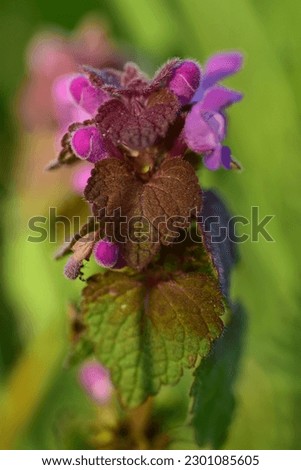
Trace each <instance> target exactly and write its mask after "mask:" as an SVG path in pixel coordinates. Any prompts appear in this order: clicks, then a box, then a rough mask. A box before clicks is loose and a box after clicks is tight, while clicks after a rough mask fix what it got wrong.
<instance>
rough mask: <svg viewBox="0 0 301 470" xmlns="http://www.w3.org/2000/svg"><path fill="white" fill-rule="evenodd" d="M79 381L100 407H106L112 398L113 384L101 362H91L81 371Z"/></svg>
mask: <svg viewBox="0 0 301 470" xmlns="http://www.w3.org/2000/svg"><path fill="white" fill-rule="evenodd" d="M79 381H80V383H81V385H82V387H83V388H84V389H85V391H86V392H87V394H88V395H89V396H90V398H92V400H94V401H95V402H96V403H98V404H99V405H105V404H106V403H107V402H108V401H109V400H110V398H111V396H112V391H113V387H112V383H111V380H110V375H109V372H108V370H107V369H105V368H104V367H103V366H102V365H101V364H99V362H97V361H90V362H87V363H86V364H84V365H83V366H82V367H81V368H80V371H79Z"/></svg>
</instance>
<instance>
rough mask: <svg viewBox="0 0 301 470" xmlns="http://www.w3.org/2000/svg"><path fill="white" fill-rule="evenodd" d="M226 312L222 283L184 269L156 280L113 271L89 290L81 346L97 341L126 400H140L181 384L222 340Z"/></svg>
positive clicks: (101, 356) (97, 351)
mask: <svg viewBox="0 0 301 470" xmlns="http://www.w3.org/2000/svg"><path fill="white" fill-rule="evenodd" d="M223 311H224V304H223V298H222V294H221V292H220V288H219V285H218V281H217V280H216V279H215V278H213V277H211V276H209V275H206V274H199V273H181V274H175V275H174V276H170V277H169V279H167V280H166V279H164V280H160V279H156V278H155V277H154V276H153V277H151V276H150V277H149V278H148V277H147V275H145V276H144V277H141V276H137V275H134V276H132V277H130V276H129V275H128V274H123V273H117V272H107V273H106V274H104V275H102V274H100V275H96V276H93V277H91V278H90V279H89V280H88V286H87V287H86V288H85V290H84V293H83V301H82V315H83V319H82V321H83V324H84V326H85V332H84V333H83V334H82V337H81V339H80V342H79V344H78V345H77V347H76V349H77V351H78V352H79V355H80V353H81V351H80V350H81V345H83V347H86V344H87V342H88V343H90V344H93V349H94V354H95V356H96V357H97V358H98V359H99V360H100V362H101V363H102V364H104V365H105V366H107V367H108V368H109V369H110V371H111V376H112V381H113V383H114V384H115V386H116V388H117V390H118V392H119V394H120V397H121V401H122V402H123V404H124V405H126V406H130V407H133V406H137V405H139V404H140V403H142V402H143V401H144V400H145V399H146V398H147V397H148V396H149V395H154V394H156V393H157V392H158V391H159V389H160V386H161V385H163V384H175V383H177V382H178V381H179V379H180V377H181V376H182V373H183V369H184V368H190V367H193V366H195V364H196V361H197V359H198V357H203V356H205V355H206V354H207V353H208V351H209V348H210V344H211V342H212V341H213V340H214V339H215V338H217V337H218V336H219V335H220V333H221V331H222V329H223V323H222V321H221V319H220V315H221V314H222V313H223Z"/></svg>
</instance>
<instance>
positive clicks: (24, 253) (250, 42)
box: [0, 0, 301, 449]
mask: <svg viewBox="0 0 301 470" xmlns="http://www.w3.org/2000/svg"><path fill="white" fill-rule="evenodd" d="M89 12H94V13H97V14H98V15H100V16H101V17H102V18H103V19H104V20H105V21H106V23H107V24H108V25H109V28H110V30H111V37H112V38H113V39H114V40H115V41H116V42H119V44H121V45H123V46H124V47H125V48H130V50H134V51H135V55H136V58H137V61H139V57H140V58H143V59H141V61H140V63H141V65H142V66H145V64H147V68H148V71H149V72H152V71H154V70H155V69H156V67H158V66H159V65H160V64H161V63H162V62H164V61H166V60H167V59H168V58H169V57H171V56H174V55H179V56H181V57H192V58H196V59H197V60H199V61H200V62H204V61H205V60H206V58H207V57H208V56H209V55H210V54H212V53H214V52H216V51H221V50H226V49H238V50H240V51H242V52H243V53H245V58H246V61H245V67H244V69H243V71H242V72H240V73H239V74H238V75H237V76H236V77H233V78H231V79H229V80H228V81H227V82H228V83H229V85H231V86H232V87H234V88H236V89H238V90H241V91H243V92H244V93H245V98H244V100H243V102H242V103H240V104H239V105H237V106H235V107H234V108H233V109H231V110H230V112H229V114H230V125H229V139H228V140H229V143H230V145H231V148H232V150H233V154H234V155H235V156H236V157H237V159H238V160H239V161H240V162H241V163H242V165H243V168H244V170H243V172H241V173H235V172H225V171H219V172H217V173H210V172H208V171H206V172H203V174H202V180H201V183H202V185H203V186H206V187H209V186H213V187H216V188H218V190H219V192H220V193H221V194H222V195H223V196H224V197H225V199H226V201H227V202H228V204H229V206H230V208H231V209H232V212H233V213H234V214H240V215H244V216H246V217H249V216H250V212H251V206H259V208H260V214H261V215H262V216H264V215H266V214H273V215H275V218H274V219H273V221H272V222H271V223H270V225H269V230H270V233H271V235H272V236H273V238H274V240H275V241H274V242H273V243H267V242H266V241H265V240H263V238H261V239H260V241H259V242H257V243H251V242H247V243H245V244H243V245H241V246H240V254H241V261H240V264H239V266H238V267H237V269H236V271H235V275H234V278H233V285H232V287H233V295H234V297H235V298H239V299H240V300H241V301H242V302H243V304H244V306H245V307H246V309H247V313H248V332H247V337H246V344H245V350H244V356H243V359H242V364H241V369H240V374H239V378H238V382H237V385H236V395H237V408H236V413H235V416H234V419H233V422H232V425H231V428H230V431H229V436H228V439H227V442H226V443H225V448H229V449H298V448H300V443H301V378H300V360H301V355H300V353H301V338H300V331H301V315H300V307H301V295H300V288H299V279H300V278H299V276H300V259H299V255H300V247H299V243H300V235H301V229H300V223H299V221H300V208H301V201H300V199H299V198H300V181H299V176H298V175H300V174H301V173H300V170H301V161H300V158H299V153H300V144H301V139H300V134H301V132H300V130H301V120H300V106H301V91H300V89H301V87H300V82H301V29H300V18H301V3H300V2H299V1H297V0H286V2H282V1H280V0H152V1H149V0H108V1H106V0H100V1H94V0H86V1H85V2H71V1H70V0H63V1H58V0H53V1H52V2H45V1H42V0H26V1H25V0H1V5H0V60H1V67H0V116H1V126H0V144H1V173H0V196H1V218H0V224H1V235H0V237H1V238H0V240H1V246H0V249H1V255H2V256H1V260H2V262H1V268H0V269H1V296H0V322H1V323H0V417H1V430H0V447H1V448H4V449H17V448H28V449H43V448H44V449H51V448H57V447H56V446H57V441H56V440H55V437H54V436H56V434H57V432H58V431H57V429H56V427H57V422H58V421H59V418H60V416H63V415H64V416H65V414H66V413H67V414H68V413H71V414H74V415H77V413H83V410H87V413H90V412H91V409H92V405H91V404H90V403H89V400H88V399H87V398H86V397H85V395H84V393H83V392H82V390H81V389H80V387H79V386H78V383H77V380H76V373H75V371H68V370H65V369H64V368H63V363H64V357H65V355H66V350H67V343H68V338H67V315H66V310H67V304H68V301H69V300H70V299H71V300H73V299H76V298H77V297H78V293H79V291H80V287H81V286H80V284H79V283H75V284H73V283H71V282H68V281H66V280H65V279H64V278H63V276H62V264H61V263H57V264H56V263H54V262H53V261H52V258H51V256H52V252H53V250H54V247H53V246H51V245H49V244H48V243H42V244H30V243H27V241H26V238H27V236H28V228H27V220H28V218H29V217H30V216H31V215H37V214H36V213H35V211H36V203H37V200H39V199H43V197H44V195H43V188H42V187H41V188H40V193H37V192H36V191H33V192H31V188H30V185H29V186H28V193H27V196H26V197H24V194H25V193H24V191H23V192H21V191H20V189H19V183H18V181H19V179H20V173H21V172H22V171H26V161H24V162H22V161H21V158H20V155H21V156H22V151H23V146H25V143H24V136H23V137H20V125H19V123H18V121H17V119H16V117H15V115H16V112H15V108H16V94H17V91H18V88H19V87H20V83H21V81H22V79H23V77H24V73H25V72H24V70H25V68H24V67H25V59H24V55H25V50H26V46H27V44H28V41H29V40H30V39H31V38H32V36H33V35H34V34H35V33H36V32H37V31H41V30H43V29H44V28H49V27H50V26H52V25H54V26H56V27H62V28H65V29H67V30H70V31H71V30H72V29H73V28H74V27H75V26H76V25H77V24H78V23H79V22H80V20H81V18H82V17H83V15H86V14H87V13H89ZM27 153H28V152H27ZM24 168H25V170H24ZM47 204H48V201H47ZM40 207H41V206H40ZM221 393H222V391H221ZM178 439H179V441H180V440H181V436H180V437H178ZM183 439H184V436H183ZM179 445H180V444H179Z"/></svg>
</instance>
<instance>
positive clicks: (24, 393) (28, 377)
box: [0, 323, 63, 450]
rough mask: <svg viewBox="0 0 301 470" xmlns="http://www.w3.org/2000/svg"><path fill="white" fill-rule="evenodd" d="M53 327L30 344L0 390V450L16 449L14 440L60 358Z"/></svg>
mask: <svg viewBox="0 0 301 470" xmlns="http://www.w3.org/2000/svg"><path fill="white" fill-rule="evenodd" d="M59 325H61V324H60V323H59ZM56 326H57V325H56V324H55V323H54V324H52V325H51V328H49V329H48V331H46V332H44V333H43V334H41V335H40V336H38V337H37V338H36V339H35V340H33V341H32V343H31V345H30V346H29V347H28V349H27V350H26V351H25V352H24V354H23V355H22V356H21V357H20V359H19V361H18V363H17V364H16V366H15V368H14V369H13V370H12V372H11V376H10V378H9V379H8V382H7V384H6V385H5V387H3V389H2V390H1V393H0V399H1V400H0V416H1V428H0V448H1V449H7V450H9V449H15V448H17V447H16V446H17V439H18V438H19V437H20V435H21V433H22V431H23V430H24V429H25V428H26V426H28V424H29V423H30V421H31V419H32V418H33V416H34V413H35V411H36V410H37V407H38V406H39V404H40V402H41V400H42V398H43V396H44V393H45V391H46V390H47V387H48V386H49V384H50V382H51V379H52V376H53V373H54V371H55V369H56V368H57V366H58V362H59V361H60V360H61V358H62V352H63V342H62V341H61V340H60V328H56ZM54 338H55V341H54Z"/></svg>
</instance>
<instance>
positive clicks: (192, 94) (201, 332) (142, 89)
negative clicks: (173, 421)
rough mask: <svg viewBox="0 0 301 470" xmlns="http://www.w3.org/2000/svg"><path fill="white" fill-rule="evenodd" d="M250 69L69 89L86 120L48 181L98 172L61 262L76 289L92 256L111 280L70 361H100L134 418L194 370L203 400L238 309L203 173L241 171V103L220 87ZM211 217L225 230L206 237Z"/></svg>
mask: <svg viewBox="0 0 301 470" xmlns="http://www.w3.org/2000/svg"><path fill="white" fill-rule="evenodd" d="M241 65H242V56H241V55H240V54H239V53H237V52H231V53H224V54H218V55H216V56H213V57H211V58H210V59H209V60H208V62H207V64H206V66H205V69H204V71H202V69H201V67H200V65H199V64H198V63H197V62H195V61H193V60H179V59H172V60H170V61H169V62H167V63H166V64H165V65H164V66H163V67H162V68H161V69H160V70H159V71H158V72H157V73H156V74H155V76H154V78H153V79H152V80H150V79H148V78H147V76H146V75H145V74H144V73H143V72H141V70H140V69H139V68H138V66H137V65H135V64H133V63H127V64H125V66H124V68H123V70H116V69H113V68H103V69H95V68H93V67H90V66H83V72H82V73H81V74H77V75H74V74H72V75H70V76H69V77H65V78H64V87H65V89H66V83H67V95H68V100H69V102H70V108H69V109H71V107H72V106H73V107H74V109H76V110H77V111H79V110H80V111H81V112H82V113H83V114H82V116H83V120H82V121H81V122H74V123H72V124H71V125H70V126H69V129H68V132H67V133H66V134H65V135H64V137H63V139H62V150H61V152H60V154H59V156H58V158H57V160H55V161H54V162H52V163H51V164H50V165H49V169H51V170H53V169H57V168H59V167H61V166H64V165H72V164H75V163H78V162H79V161H80V160H85V161H86V162H89V164H90V166H91V172H89V174H88V178H87V181H86V184H85V189H84V197H85V199H86V201H87V203H88V204H89V205H90V207H91V211H92V214H93V217H91V218H90V219H89V221H88V223H87V224H85V225H84V226H83V227H82V229H81V230H80V232H79V233H77V234H75V236H74V238H73V239H72V240H71V242H68V243H67V244H66V245H65V246H64V247H63V249H62V250H61V251H60V252H59V254H58V257H62V256H65V255H67V254H71V256H70V257H69V260H68V261H67V264H66V266H65V275H66V277H67V278H69V279H76V278H77V277H78V276H81V275H82V274H83V271H82V270H83V268H84V263H85V261H88V260H89V259H90V258H91V256H93V257H94V259H95V260H96V262H97V263H98V264H99V265H100V266H101V267H103V268H106V269H105V271H103V270H102V271H101V272H99V273H98V274H96V275H94V276H92V277H90V278H89V279H88V280H87V281H86V283H87V286H86V287H85V288H84V290H83V294H82V302H81V306H80V309H79V313H78V315H77V317H76V335H74V337H75V338H76V341H74V344H73V347H72V353H71V361H72V362H81V361H82V360H85V359H87V358H90V357H96V358H97V360H99V361H100V362H101V364H103V365H104V366H106V367H107V368H108V369H109V370H110V375H111V380H112V382H113V385H114V386H115V387H116V389H117V392H118V394H119V397H120V399H121V402H122V403H123V405H124V406H126V407H135V406H137V405H139V404H141V403H143V402H144V401H145V400H146V399H147V398H148V397H149V396H150V395H155V394H157V393H158V391H159V389H160V387H161V385H167V384H170V385H171V384H175V383H177V382H178V381H179V379H180V377H181V376H182V374H183V370H184V369H185V368H193V369H194V370H195V374H196V377H197V380H196V383H195V385H194V387H193V389H192V390H193V392H192V393H194V394H195V396H196V397H197V396H198V393H197V392H196V389H197V387H198V386H200V384H201V386H202V381H201V380H199V379H200V377H201V375H202V374H203V370H204V368H203V366H202V364H201V366H200V367H198V364H199V359H201V358H204V357H205V356H206V355H207V354H208V352H209V350H210V347H211V345H212V343H213V342H214V340H216V339H217V338H218V337H219V336H220V335H221V333H222V332H223V329H224V322H223V321H222V319H221V316H222V315H223V314H224V313H225V312H226V311H229V308H231V307H233V304H232V302H231V299H230V297H229V276H230V271H231V268H232V266H233V264H234V262H235V260H236V253H235V250H234V245H233V242H232V241H231V237H229V236H227V237H226V238H224V239H220V238H219V239H218V243H214V240H213V238H214V236H215V238H218V234H219V228H220V227H221V226H224V225H225V224H226V225H227V223H228V219H229V217H230V216H229V214H228V212H227V209H226V208H225V206H224V204H223V203H222V202H221V200H220V199H219V197H218V196H217V195H216V194H215V192H213V191H205V190H204V189H203V188H202V187H201V185H200V182H199V178H198V170H199V168H200V166H201V163H202V161H203V163H204V166H205V167H207V169H209V170H217V169H219V168H221V167H222V168H224V169H227V170H231V169H236V168H239V164H238V163H237V162H236V161H235V160H234V158H233V157H232V154H231V150H230V148H229V147H227V146H225V145H223V141H224V139H225V137H226V130H227V117H226V114H225V111H226V108H227V107H228V106H230V105H231V104H233V103H235V102H237V101H239V100H240V99H241V98H242V95H241V94H240V93H238V92H236V91H233V90H230V89H228V88H225V87H223V86H221V85H220V84H219V81H221V80H222V79H223V78H225V77H227V76H228V75H230V74H233V73H235V72H237V71H238V70H239V69H240V68H241ZM58 91H59V95H58V99H59V98H60V96H61V94H60V90H58V88H56V89H55V92H56V93H57V92H58ZM65 101H66V100H65ZM77 115H80V114H79V112H78V114H77ZM201 156H202V157H203V160H202V159H201ZM212 216H218V221H217V224H215V225H214V226H210V227H209V229H208V224H207V221H208V218H210V217H212ZM215 241H216V240H215ZM235 308H236V307H235ZM74 325H75V323H74ZM74 328H75V326H74ZM227 331H228V329H227ZM227 334H230V333H227V332H226V334H225V336H224V338H223V339H222V340H219V344H224V343H225V341H226V343H227V341H228V339H227ZM231 334H232V333H231ZM212 357H214V355H213V356H211V360H212ZM225 357H227V355H225ZM226 365H227V367H228V368H229V363H228V362H226ZM96 367H97V366H96ZM231 367H232V365H231V364H230V370H231ZM93 370H94V369H93ZM85 377H86V376H85ZM87 377H88V379H89V377H90V376H89V375H87ZM88 379H87V380H86V378H84V383H85V384H86V385H85V386H86V387H87V384H88V386H89V387H90V388H91V386H90V385H89V384H90V379H89V380H88ZM198 384H199V385H198Z"/></svg>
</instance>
